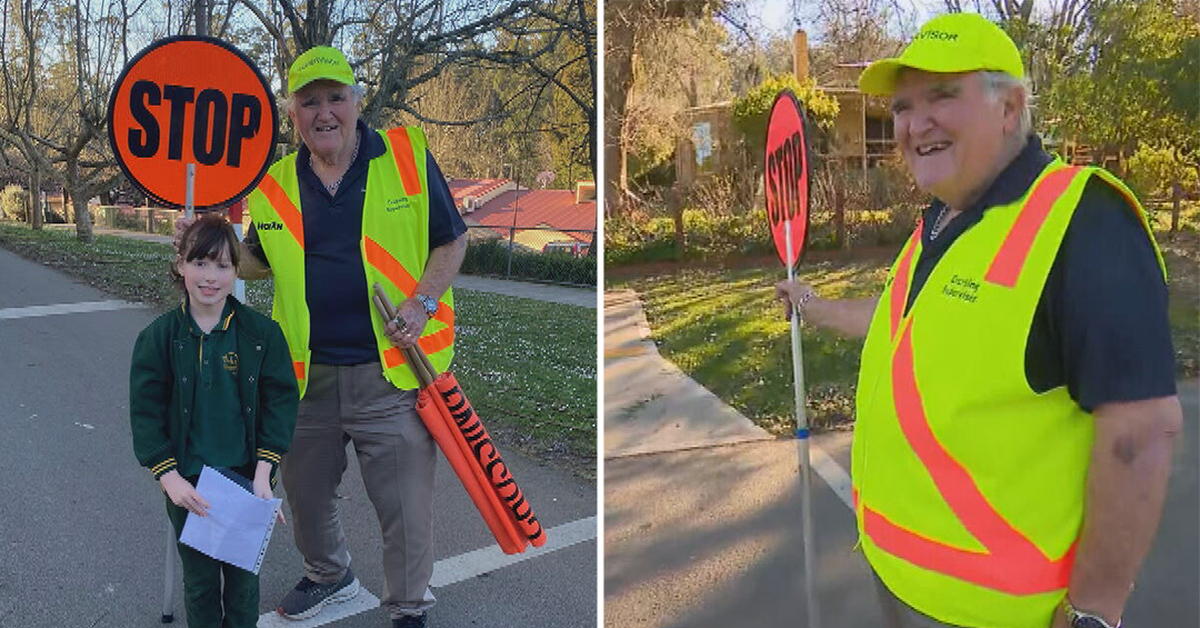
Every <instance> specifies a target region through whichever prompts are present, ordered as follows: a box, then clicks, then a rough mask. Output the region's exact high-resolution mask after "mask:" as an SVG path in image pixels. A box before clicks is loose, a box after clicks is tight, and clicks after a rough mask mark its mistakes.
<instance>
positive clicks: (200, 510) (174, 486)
mask: <svg viewBox="0 0 1200 628" xmlns="http://www.w3.org/2000/svg"><path fill="white" fill-rule="evenodd" d="M158 482H159V484H162V487H163V490H164V491H166V492H167V497H168V498H170V500H171V503H172V504H175V505H176V506H179V507H180V508H185V509H187V511H188V512H191V513H195V514H196V515H197V516H199V517H207V516H208V509H209V505H208V502H207V501H205V499H204V498H203V497H201V496H200V493H197V492H196V487H194V486H192V484H191V482H188V481H187V480H185V479H183V476H182V475H179V472H178V471H176V470H174V469H172V470H170V471H168V472H166V473H164V474H162V475H161V476H159V478H158Z"/></svg>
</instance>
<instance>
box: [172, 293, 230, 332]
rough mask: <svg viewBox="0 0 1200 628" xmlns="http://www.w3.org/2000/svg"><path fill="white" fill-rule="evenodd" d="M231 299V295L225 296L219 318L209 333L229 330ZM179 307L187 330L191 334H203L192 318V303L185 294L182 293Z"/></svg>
mask: <svg viewBox="0 0 1200 628" xmlns="http://www.w3.org/2000/svg"><path fill="white" fill-rule="evenodd" d="M233 301H234V299H233V295H229V296H227V297H225V307H224V308H222V309H221V320H220V322H218V323H217V325H216V326H215V327H213V328H212V331H210V332H209V333H210V334H215V333H217V332H222V331H228V330H229V326H230V325H231V324H233V313H234V309H233ZM179 307H180V310H181V311H182V312H183V316H184V321H185V322H186V323H187V326H188V331H190V332H191V334H192V335H193V336H203V335H204V333H203V332H201V331H200V328H199V327H197V326H196V319H194V318H192V305H191V301H190V300H189V299H188V297H187V295H184V297H183V303H181V304H179Z"/></svg>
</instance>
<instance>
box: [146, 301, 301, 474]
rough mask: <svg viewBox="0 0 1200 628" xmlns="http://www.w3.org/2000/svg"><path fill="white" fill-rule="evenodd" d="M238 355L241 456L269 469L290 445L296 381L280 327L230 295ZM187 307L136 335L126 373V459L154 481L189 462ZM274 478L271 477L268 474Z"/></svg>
mask: <svg viewBox="0 0 1200 628" xmlns="http://www.w3.org/2000/svg"><path fill="white" fill-rule="evenodd" d="M229 299H230V301H231V302H232V304H233V312H234V316H235V318H236V324H235V326H234V329H235V333H236V335H237V354H238V383H237V387H238V396H239V397H240V399H239V403H238V407H239V408H240V409H241V415H242V419H243V421H242V426H243V427H244V433H242V434H231V435H230V438H238V437H241V438H245V439H246V445H247V450H248V451H252V452H254V457H255V459H256V460H265V461H267V462H270V463H271V465H272V471H274V467H275V466H276V465H278V464H279V463H280V461H281V460H282V456H283V454H285V453H287V450H288V446H289V445H290V444H291V442H292V431H293V430H294V429H295V427H296V408H297V406H298V404H299V402H300V396H299V392H298V390H297V387H296V375H295V372H294V371H293V369H292V362H291V358H290V357H289V355H288V348H287V343H286V342H285V341H284V339H283V332H282V331H281V330H280V329H279V325H278V324H277V323H275V321H272V320H271V319H269V318H267V317H265V316H263V315H261V314H259V313H258V312H255V311H254V310H252V309H250V308H248V307H246V306H244V305H242V304H241V303H239V302H238V301H237V300H236V299H234V298H233V297H232V296H230V297H229ZM190 325H191V317H190V316H189V315H188V313H187V307H186V303H183V304H180V307H177V308H175V309H173V310H171V311H169V312H166V313H165V314H163V315H162V316H159V317H158V318H157V319H155V320H154V322H153V323H150V325H149V326H148V327H146V329H144V330H142V333H140V334H138V338H137V342H136V343H134V346H133V359H132V360H131V363H130V367H129V421H130V427H131V428H132V431H133V453H134V455H135V456H136V457H137V461H138V463H139V464H141V465H142V466H144V467H146V468H148V469H150V471H151V472H152V473H153V474H154V477H155V478H156V479H157V478H158V477H160V476H162V474H164V473H167V472H168V471H171V470H172V469H175V468H176V467H180V466H183V465H184V464H185V463H186V461H187V460H188V456H189V452H188V451H187V440H188V439H187V435H188V430H189V427H190V421H191V415H192V413H193V410H192V399H194V395H195V387H196V382H197V373H196V370H197V362H198V360H197V356H198V355H199V350H200V346H199V343H198V339H197V338H196V337H194V336H193V335H192V334H191V333H190V332H189V326H190ZM272 475H273V474H272Z"/></svg>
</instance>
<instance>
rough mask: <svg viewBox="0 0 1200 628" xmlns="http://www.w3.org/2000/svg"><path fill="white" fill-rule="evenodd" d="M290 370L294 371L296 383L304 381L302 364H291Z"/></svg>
mask: <svg viewBox="0 0 1200 628" xmlns="http://www.w3.org/2000/svg"><path fill="white" fill-rule="evenodd" d="M292 370H294V371H296V380H297V381H300V380H303V379H304V363H303V362H292Z"/></svg>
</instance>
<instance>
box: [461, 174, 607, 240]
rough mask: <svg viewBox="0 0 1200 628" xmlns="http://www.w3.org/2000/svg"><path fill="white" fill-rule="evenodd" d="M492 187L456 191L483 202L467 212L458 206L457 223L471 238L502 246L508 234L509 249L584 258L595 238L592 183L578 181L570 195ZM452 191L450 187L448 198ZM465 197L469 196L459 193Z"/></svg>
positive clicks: (490, 182) (488, 182)
mask: <svg viewBox="0 0 1200 628" xmlns="http://www.w3.org/2000/svg"><path fill="white" fill-rule="evenodd" d="M485 182H486V183H485ZM495 182H496V180H478V181H477V184H478V185H477V187H471V186H469V185H465V184H460V185H459V186H457V187H458V189H460V190H472V191H474V190H480V191H481V192H480V196H477V197H475V198H479V199H485V200H482V201H476V202H475V203H474V206H473V207H471V208H468V207H466V206H465V204H464V205H459V207H460V211H461V212H462V214H463V221H465V222H466V223H467V226H468V227H472V228H471V229H470V232H471V234H472V237H489V238H502V239H505V240H507V239H508V238H509V236H510V233H511V234H512V237H513V241H514V243H515V244H517V245H519V246H521V247H522V248H525V249H529V250H534V251H546V252H550V251H561V252H570V253H572V254H574V255H584V254H586V253H587V250H588V248H589V247H590V246H591V244H592V241H593V240H594V239H595V235H596V183H595V182H594V181H580V182H579V183H578V184H577V185H576V187H575V189H574V190H530V189H528V188H517V187H516V186H515V185H511V186H510V185H507V184H508V183H510V182H505V184H500V185H497V184H496V183H495ZM454 190H455V186H452V187H451V192H452V193H454ZM466 196H470V194H469V193H464V197H466ZM456 200H457V197H456Z"/></svg>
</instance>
